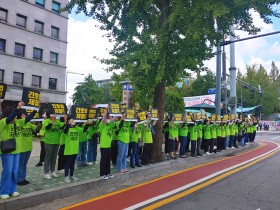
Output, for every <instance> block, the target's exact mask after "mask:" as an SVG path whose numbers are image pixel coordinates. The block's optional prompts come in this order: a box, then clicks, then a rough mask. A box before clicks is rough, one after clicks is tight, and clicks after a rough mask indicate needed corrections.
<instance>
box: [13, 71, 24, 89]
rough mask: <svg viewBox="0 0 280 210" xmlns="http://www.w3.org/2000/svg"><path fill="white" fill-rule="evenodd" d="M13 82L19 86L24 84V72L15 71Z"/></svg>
mask: <svg viewBox="0 0 280 210" xmlns="http://www.w3.org/2000/svg"><path fill="white" fill-rule="evenodd" d="M13 84H14V85H18V86H23V73H19V72H14V75H13Z"/></svg>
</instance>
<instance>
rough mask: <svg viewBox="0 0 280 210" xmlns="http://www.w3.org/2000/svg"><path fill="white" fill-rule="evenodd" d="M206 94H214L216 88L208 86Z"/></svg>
mask: <svg viewBox="0 0 280 210" xmlns="http://www.w3.org/2000/svg"><path fill="white" fill-rule="evenodd" d="M208 94H216V88H209V89H208Z"/></svg>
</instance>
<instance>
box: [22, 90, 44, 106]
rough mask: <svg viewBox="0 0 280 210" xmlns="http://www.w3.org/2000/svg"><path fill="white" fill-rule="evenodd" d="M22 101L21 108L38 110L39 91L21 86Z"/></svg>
mask: <svg viewBox="0 0 280 210" xmlns="http://www.w3.org/2000/svg"><path fill="white" fill-rule="evenodd" d="M22 101H23V102H24V106H23V107H22V108H23V109H32V110H37V111H38V110H39V107H40V91H39V90H36V89H32V88H23V91H22Z"/></svg>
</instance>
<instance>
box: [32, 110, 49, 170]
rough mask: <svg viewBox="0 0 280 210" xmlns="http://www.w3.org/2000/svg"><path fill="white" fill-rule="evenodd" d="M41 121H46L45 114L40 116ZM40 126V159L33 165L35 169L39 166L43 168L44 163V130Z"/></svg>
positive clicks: (40, 123)
mask: <svg viewBox="0 0 280 210" xmlns="http://www.w3.org/2000/svg"><path fill="white" fill-rule="evenodd" d="M42 118H43V120H44V119H46V113H45V112H44V114H43V115H42ZM38 125H39V126H40V128H41V129H40V131H39V137H40V158H39V162H38V163H37V164H36V165H35V167H39V166H43V163H44V161H45V156H46V153H45V140H44V136H45V128H44V127H43V126H42V122H39V124H38Z"/></svg>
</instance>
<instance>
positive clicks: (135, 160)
mask: <svg viewBox="0 0 280 210" xmlns="http://www.w3.org/2000/svg"><path fill="white" fill-rule="evenodd" d="M142 127H143V124H137V123H133V124H132V127H131V129H130V144H131V154H130V167H131V168H135V166H137V167H142V165H141V164H140V161H139V154H138V141H139V139H142Z"/></svg>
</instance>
